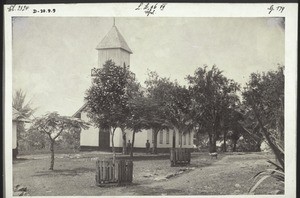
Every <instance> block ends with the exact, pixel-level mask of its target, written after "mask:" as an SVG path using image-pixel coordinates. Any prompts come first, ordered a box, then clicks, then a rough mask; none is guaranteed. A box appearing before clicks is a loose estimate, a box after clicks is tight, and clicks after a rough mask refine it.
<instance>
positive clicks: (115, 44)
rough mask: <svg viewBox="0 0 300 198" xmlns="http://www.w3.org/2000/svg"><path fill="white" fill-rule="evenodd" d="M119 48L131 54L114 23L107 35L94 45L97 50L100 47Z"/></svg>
mask: <svg viewBox="0 0 300 198" xmlns="http://www.w3.org/2000/svg"><path fill="white" fill-rule="evenodd" d="M114 48H121V49H123V50H125V51H127V52H129V53H130V54H132V51H131V49H130V48H129V46H128V45H127V43H126V41H125V39H124V37H123V36H122V34H121V33H120V32H119V30H118V28H117V27H116V26H115V25H114V26H113V27H112V28H111V30H110V31H109V32H108V33H107V35H106V36H105V37H104V38H103V39H102V41H101V42H100V43H99V44H98V46H97V47H96V49H97V50H100V49H114Z"/></svg>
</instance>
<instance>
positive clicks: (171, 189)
mask: <svg viewBox="0 0 300 198" xmlns="http://www.w3.org/2000/svg"><path fill="white" fill-rule="evenodd" d="M95 155H96V156H99V153H96V154H93V153H92V154H88V155H85V154H79V156H77V157H71V158H65V157H64V155H57V156H56V157H57V159H56V162H55V167H56V170H55V171H48V170H47V166H48V163H49V157H48V156H47V155H40V156H37V157H34V158H33V157H32V156H24V158H25V159H24V160H20V161H18V162H16V163H14V165H13V183H14V186H15V185H16V184H20V185H23V186H26V187H27V188H28V193H29V195H31V196H35V195H38V196H41V195H49V196H51V195H52V196H53V195H62V196H68V195H69V196H70V195H78V196H84V195H94V196H95V195H213V194H214V195H219V194H222V195H230V194H246V193H247V192H248V189H249V187H250V186H251V184H252V180H250V179H251V177H252V176H254V175H255V174H256V173H257V172H259V171H262V170H264V169H266V168H268V164H267V162H266V160H267V159H272V155H266V154H262V153H250V154H237V153H236V154H232V155H230V154H226V155H224V154H221V156H220V157H219V158H218V159H211V158H210V157H209V156H208V155H207V153H200V154H193V156H192V162H191V165H190V166H189V167H186V168H182V167H170V163H169V159H168V157H167V156H161V159H160V158H157V157H156V158H155V159H153V160H151V159H150V157H151V156H147V160H136V161H134V183H133V184H132V185H130V186H125V187H113V188H108V187H104V188H101V187H96V186H95V179H94V178H95V160H94V158H93V157H95ZM101 155H102V154H101ZM104 155H105V154H104ZM149 159H150V160H149ZM176 173H180V174H177V175H176ZM168 175H171V177H170V178H168V179H166V176H168ZM172 175H175V176H173V177H172ZM277 185H278V184H277V183H276V182H274V181H269V182H266V184H265V185H262V186H261V188H259V189H258V191H257V193H259V194H267V193H268V192H271V191H272V190H273V191H274V190H275V189H276V186H277Z"/></svg>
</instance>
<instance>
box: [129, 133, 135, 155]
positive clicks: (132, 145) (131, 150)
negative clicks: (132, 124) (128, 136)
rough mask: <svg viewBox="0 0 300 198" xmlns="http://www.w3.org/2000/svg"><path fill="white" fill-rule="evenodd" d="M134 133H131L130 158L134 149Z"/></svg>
mask: <svg viewBox="0 0 300 198" xmlns="http://www.w3.org/2000/svg"><path fill="white" fill-rule="evenodd" d="M134 139H135V131H133V132H132V143H131V149H130V157H133V147H134Z"/></svg>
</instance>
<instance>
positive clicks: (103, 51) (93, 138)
mask: <svg viewBox="0 0 300 198" xmlns="http://www.w3.org/2000/svg"><path fill="white" fill-rule="evenodd" d="M96 50H98V67H99V68H101V67H102V66H103V65H104V63H105V62H106V61H107V60H110V59H111V60H112V61H114V62H115V63H116V64H117V65H121V66H122V65H124V64H125V65H126V66H128V65H130V54H132V51H131V49H130V48H129V46H128V44H127V43H126V41H125V39H124V37H123V36H122V35H121V33H120V32H119V30H118V28H117V27H116V25H115V24H113V26H112V28H111V30H110V31H109V32H108V34H107V35H106V36H105V37H104V38H103V39H102V41H101V42H100V43H99V44H98V46H97V47H96ZM86 106H87V104H84V105H83V106H82V107H81V108H80V109H79V110H78V111H77V112H76V113H75V114H74V115H73V116H74V117H78V118H81V119H82V120H84V121H87V122H89V118H88V117H87V113H86V112H85V111H84V110H85V108H86ZM193 136H194V135H193V132H191V133H188V134H186V135H184V136H183V137H182V141H183V142H182V147H183V148H193ZM178 137H179V133H178V131H177V130H176V131H175V133H174V134H173V131H171V130H170V131H161V132H159V134H158V136H157V148H158V151H162V150H165V151H168V150H169V148H172V147H179V145H180V140H179V138H178ZM111 138H112V137H111V134H110V133H109V131H108V130H103V129H98V128H96V127H93V126H91V127H90V128H89V129H87V130H82V132H81V134H80V149H81V150H110V148H111ZM128 140H130V141H131V142H132V131H130V130H126V142H127V141H128ZM147 140H149V142H150V146H151V147H152V144H153V143H152V140H153V134H152V130H143V131H141V132H138V133H136V135H135V143H134V147H135V149H137V150H139V149H143V150H145V148H146V147H145V144H146V141H147ZM122 145H123V138H122V131H121V129H119V128H118V129H116V131H115V135H114V146H115V148H116V150H117V151H121V149H122Z"/></svg>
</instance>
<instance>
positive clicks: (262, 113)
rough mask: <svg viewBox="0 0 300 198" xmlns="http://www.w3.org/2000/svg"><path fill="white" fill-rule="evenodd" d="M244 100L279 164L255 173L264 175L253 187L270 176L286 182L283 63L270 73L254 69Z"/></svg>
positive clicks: (253, 188)
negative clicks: (272, 168) (274, 167)
mask: <svg viewBox="0 0 300 198" xmlns="http://www.w3.org/2000/svg"><path fill="white" fill-rule="evenodd" d="M243 97H244V103H245V105H247V107H248V111H249V112H251V113H252V115H253V117H254V121H255V124H256V125H257V127H258V128H259V129H260V132H261V133H262V134H263V136H264V138H265V139H266V142H267V143H268V145H269V146H270V148H271V149H272V151H273V152H274V154H275V157H276V160H277V161H278V163H279V165H278V164H276V163H272V164H273V165H275V166H276V169H275V170H266V171H263V172H262V173H259V174H258V175H256V177H255V178H257V177H259V176H263V177H262V178H261V179H260V180H259V181H257V183H256V184H255V185H254V186H253V187H252V189H251V190H250V191H254V190H255V189H256V188H257V186H259V185H260V183H261V182H262V181H263V180H265V179H266V178H268V177H273V178H275V179H277V180H278V181H281V182H282V183H284V67H283V66H279V67H278V69H277V70H276V71H269V72H267V73H262V74H259V73H252V74H251V76H250V81H249V82H248V83H247V86H246V87H245V89H244V92H243Z"/></svg>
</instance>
